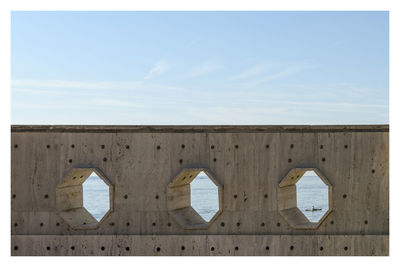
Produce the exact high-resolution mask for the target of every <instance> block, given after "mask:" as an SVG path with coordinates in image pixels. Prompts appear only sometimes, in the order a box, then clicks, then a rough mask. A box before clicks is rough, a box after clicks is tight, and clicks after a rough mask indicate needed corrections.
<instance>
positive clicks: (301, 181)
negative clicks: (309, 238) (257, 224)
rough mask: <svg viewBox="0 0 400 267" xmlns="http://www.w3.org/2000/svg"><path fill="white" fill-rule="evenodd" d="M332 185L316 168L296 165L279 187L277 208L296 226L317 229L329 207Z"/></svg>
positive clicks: (330, 206) (297, 227)
mask: <svg viewBox="0 0 400 267" xmlns="http://www.w3.org/2000/svg"><path fill="white" fill-rule="evenodd" d="M331 195H332V186H331V184H330V183H329V181H328V179H327V178H326V177H325V176H324V175H323V174H322V173H321V172H320V171H319V170H318V169H316V168H295V169H292V170H290V172H289V173H288V174H287V175H286V176H285V177H284V178H283V179H282V181H281V182H280V183H279V188H278V210H279V213H280V214H281V215H282V216H283V217H284V218H285V219H286V221H287V222H288V223H289V224H290V226H292V227H293V228H296V229H316V228H318V226H319V225H320V224H321V223H322V221H324V219H325V218H326V217H327V216H328V214H329V213H330V212H331V210H332V204H331V201H330V199H331Z"/></svg>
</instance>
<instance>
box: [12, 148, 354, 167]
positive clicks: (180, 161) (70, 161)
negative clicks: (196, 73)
mask: <svg viewBox="0 0 400 267" xmlns="http://www.w3.org/2000/svg"><path fill="white" fill-rule="evenodd" d="M46 147H47V148H50V145H47V146H46ZM100 147H101V149H105V145H101V146H100ZM181 147H182V149H183V148H185V145H184V144H182V145H181ZM265 147H266V148H269V144H267V145H266V146H265ZM14 148H18V144H15V145H14ZM71 148H75V145H74V144H72V145H71ZM125 148H126V149H129V148H130V146H129V145H126V146H125ZM214 148H215V146H214V145H211V149H214ZM235 148H236V149H238V148H239V145H235ZM290 148H294V145H293V144H290ZM319 148H320V149H323V148H324V146H323V145H320V146H319ZM344 148H345V149H347V148H348V146H347V145H344ZM160 149H161V146H159V145H158V146H157V150H160ZM321 160H322V161H326V159H325V158H322V159H321ZM103 161H107V158H103ZM213 161H214V162H216V161H217V159H216V158H214V159H213ZM68 162H69V163H72V159H69V161H68ZM288 162H289V163H290V162H292V159H291V158H289V159H288ZM179 163H183V160H182V159H180V160H179Z"/></svg>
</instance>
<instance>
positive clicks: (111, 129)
mask: <svg viewBox="0 0 400 267" xmlns="http://www.w3.org/2000/svg"><path fill="white" fill-rule="evenodd" d="M11 132H12V133H15V132H45V133H63V132H65V133H280V132H285V133H286V132H289V133H291V132H292V133H296V132H300V133H304V132H389V125H388V124H369V125H11Z"/></svg>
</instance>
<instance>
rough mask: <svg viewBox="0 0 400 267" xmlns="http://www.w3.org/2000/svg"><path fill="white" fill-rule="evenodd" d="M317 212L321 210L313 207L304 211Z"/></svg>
mask: <svg viewBox="0 0 400 267" xmlns="http://www.w3.org/2000/svg"><path fill="white" fill-rule="evenodd" d="M319 210H322V209H319V208H314V206H312V209H306V211H319Z"/></svg>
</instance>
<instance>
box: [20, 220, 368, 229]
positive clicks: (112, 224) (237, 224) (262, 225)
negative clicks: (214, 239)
mask: <svg viewBox="0 0 400 267" xmlns="http://www.w3.org/2000/svg"><path fill="white" fill-rule="evenodd" d="M331 224H334V221H331ZM364 224H368V221H367V220H365V221H364ZM39 225H40V227H43V226H44V224H43V223H42V222H41V223H40V224H39ZM110 225H111V226H114V225H115V223H113V222H111V223H110ZM167 225H168V227H171V223H168V224H167ZM220 225H221V227H225V223H224V222H221V224H220ZM240 225H241V223H240V222H237V223H236V226H237V227H239V226H240ZM260 225H261V227H264V226H265V223H264V222H262V223H261V224H260ZM56 226H60V223H59V222H57V223H56ZM126 226H130V222H127V223H126ZM152 226H156V223H155V222H153V223H152ZM276 226H277V227H280V226H281V223H280V222H278V223H276ZM14 227H18V223H14Z"/></svg>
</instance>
